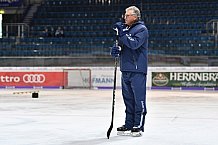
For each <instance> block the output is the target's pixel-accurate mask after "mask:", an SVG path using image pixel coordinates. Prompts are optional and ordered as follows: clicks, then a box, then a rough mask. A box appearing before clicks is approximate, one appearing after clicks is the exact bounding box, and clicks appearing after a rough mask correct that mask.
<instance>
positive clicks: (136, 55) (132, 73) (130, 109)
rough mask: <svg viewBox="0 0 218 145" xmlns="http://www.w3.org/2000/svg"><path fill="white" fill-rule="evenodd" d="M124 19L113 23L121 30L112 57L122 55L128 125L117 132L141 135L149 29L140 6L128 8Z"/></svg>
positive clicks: (126, 121) (121, 68)
mask: <svg viewBox="0 0 218 145" xmlns="http://www.w3.org/2000/svg"><path fill="white" fill-rule="evenodd" d="M124 19H125V23H121V22H117V23H116V24H115V25H114V27H115V28H117V30H118V33H119V41H118V42H119V46H118V47H116V46H115V45H114V46H113V47H112V49H111V55H112V56H113V57H120V70H121V72H122V95H123V99H124V104H125V106H126V110H125V113H126V118H125V125H123V126H121V127H119V128H117V131H118V135H127V134H130V135H132V136H141V135H142V133H141V132H143V131H144V123H145V115H146V113H147V110H146V76H147V53H148V30H147V28H146V27H145V25H144V23H143V22H142V21H140V10H139V9H138V8H137V7H135V6H130V7H128V8H126V13H125V16H124Z"/></svg>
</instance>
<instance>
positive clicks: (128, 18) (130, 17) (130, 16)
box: [124, 10, 137, 26]
mask: <svg viewBox="0 0 218 145" xmlns="http://www.w3.org/2000/svg"><path fill="white" fill-rule="evenodd" d="M124 19H125V24H126V25H128V26H131V25H132V24H133V23H135V21H136V20H137V16H136V14H135V13H134V12H133V10H128V11H126V13H125V16H124Z"/></svg>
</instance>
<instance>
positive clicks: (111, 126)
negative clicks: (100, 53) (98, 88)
mask: <svg viewBox="0 0 218 145" xmlns="http://www.w3.org/2000/svg"><path fill="white" fill-rule="evenodd" d="M114 30H115V31H116V41H115V45H116V46H118V29H117V28H115V29H114ZM114 63H115V64H114V87H113V101H112V119H111V125H110V127H109V129H108V131H107V138H108V139H109V137H110V134H111V131H112V129H113V124H114V106H115V90H116V78H117V63H118V58H117V57H115V59H114Z"/></svg>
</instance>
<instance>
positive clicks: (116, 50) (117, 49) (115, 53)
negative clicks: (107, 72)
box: [111, 46, 121, 58]
mask: <svg viewBox="0 0 218 145" xmlns="http://www.w3.org/2000/svg"><path fill="white" fill-rule="evenodd" d="M120 51H121V47H120V46H113V47H112V48H111V56H112V57H113V58H116V57H119V56H120Z"/></svg>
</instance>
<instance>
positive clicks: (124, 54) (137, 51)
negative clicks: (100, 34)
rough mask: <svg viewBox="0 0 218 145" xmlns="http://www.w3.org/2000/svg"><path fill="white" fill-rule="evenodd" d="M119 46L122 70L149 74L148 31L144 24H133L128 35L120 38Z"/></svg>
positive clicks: (139, 22)
mask: <svg viewBox="0 0 218 145" xmlns="http://www.w3.org/2000/svg"><path fill="white" fill-rule="evenodd" d="M119 45H120V46H121V48H122V51H121V56H120V70H121V71H122V72H123V71H129V72H143V73H145V74H147V53H148V30H147V28H146V27H145V25H144V22H142V21H138V22H136V23H135V24H133V25H132V26H131V27H130V28H129V30H128V32H127V34H126V35H123V36H121V37H119Z"/></svg>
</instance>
